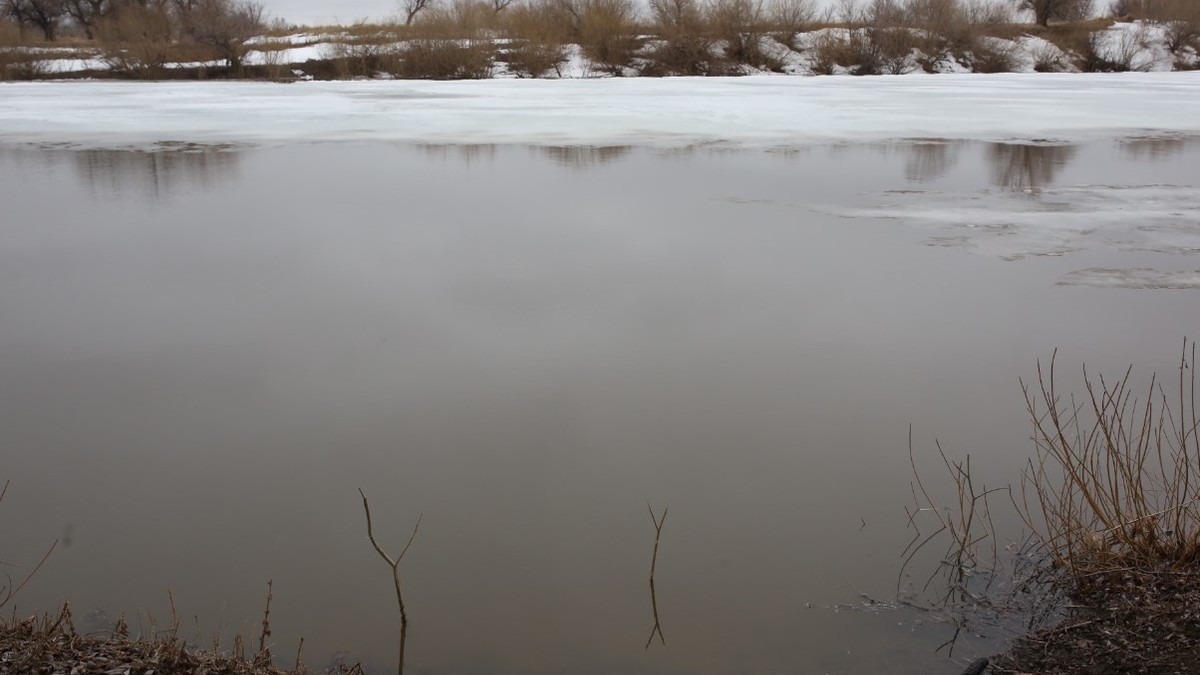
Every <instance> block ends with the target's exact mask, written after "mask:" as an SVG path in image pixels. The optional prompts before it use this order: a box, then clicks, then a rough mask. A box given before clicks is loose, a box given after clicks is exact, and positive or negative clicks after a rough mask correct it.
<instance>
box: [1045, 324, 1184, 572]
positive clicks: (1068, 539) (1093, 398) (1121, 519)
mask: <svg viewBox="0 0 1200 675" xmlns="http://www.w3.org/2000/svg"><path fill="white" fill-rule="evenodd" d="M1195 356H1196V349H1195V343H1192V344H1191V345H1190V347H1189V345H1188V343H1187V342H1185V343H1184V349H1183V355H1182V358H1181V367H1180V369H1179V378H1178V382H1177V383H1171V384H1170V385H1169V386H1162V385H1160V383H1159V382H1158V381H1157V379H1156V378H1155V377H1153V376H1152V377H1151V378H1150V382H1149V384H1148V386H1147V387H1146V389H1145V393H1144V394H1143V395H1138V393H1137V392H1136V391H1135V385H1134V383H1133V381H1132V379H1131V374H1132V368H1130V369H1127V370H1126V371H1125V373H1124V375H1123V376H1121V377H1118V378H1117V379H1116V380H1115V381H1110V380H1108V379H1106V378H1104V377H1102V376H1101V377H1098V378H1096V377H1093V376H1092V375H1091V374H1090V373H1088V371H1087V369H1086V368H1085V369H1084V371H1083V389H1084V391H1083V392H1082V395H1081V397H1080V398H1079V399H1076V398H1075V397H1074V396H1070V397H1064V396H1062V395H1061V394H1060V392H1059V389H1058V381H1057V374H1056V372H1055V359H1053V358H1052V359H1051V361H1050V366H1049V368H1048V369H1047V370H1043V369H1042V367H1041V364H1039V365H1038V380H1037V382H1036V383H1034V384H1032V385H1024V390H1025V398H1026V405H1027V409H1028V412H1029V416H1030V419H1031V420H1032V421H1033V423H1034V441H1035V443H1036V448H1037V454H1036V456H1035V457H1034V458H1033V459H1031V460H1030V461H1029V463H1028V464H1027V467H1026V471H1025V475H1024V477H1023V481H1022V493H1023V496H1024V499H1023V506H1024V508H1023V509H1022V511H1023V515H1024V516H1025V519H1026V522H1027V524H1028V525H1029V526H1030V527H1031V529H1032V530H1033V531H1034V533H1035V534H1036V535H1037V536H1038V538H1039V539H1040V540H1041V543H1042V545H1043V546H1044V547H1045V550H1046V551H1047V553H1048V554H1049V555H1051V556H1052V558H1053V559H1054V562H1055V563H1056V565H1057V567H1058V568H1059V569H1062V570H1066V571H1067V572H1068V573H1069V574H1070V575H1071V576H1072V577H1073V578H1075V579H1080V578H1082V577H1084V576H1086V575H1088V574H1093V573H1096V572H1098V571H1102V570H1110V569H1113V568H1124V567H1132V568H1135V569H1149V568H1153V567H1155V566H1158V565H1167V566H1180V565H1194V564H1195V563H1196V562H1197V561H1200V504H1198V502H1200V494H1197V490H1200V418H1198V417H1197V412H1196V399H1195V392H1196V373H1195V363H1196V361H1195ZM1168 391H1171V392H1172V393H1171V394H1168Z"/></svg>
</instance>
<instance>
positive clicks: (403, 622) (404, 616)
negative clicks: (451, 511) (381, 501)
mask: <svg viewBox="0 0 1200 675" xmlns="http://www.w3.org/2000/svg"><path fill="white" fill-rule="evenodd" d="M358 494H359V495H361V496H362V502H363V511H364V512H365V513H366V515H367V539H369V540H370V541H371V546H373V547H375V552H376V553H378V554H379V557H380V558H383V560H384V562H386V563H387V564H388V566H389V567H391V568H392V581H393V582H394V583H395V585H396V604H397V605H398V606H399V607H400V654H399V658H398V661H397V665H396V672H397V673H398V675H404V643H405V641H406V640H407V638H408V611H407V610H405V608H404V593H403V592H402V591H401V589H400V561H401V560H404V554H405V553H408V549H409V547H410V546H412V543H413V540H414V539H416V538H417V530H418V529H420V527H421V518H422V516H423V515H424V514H421V515H418V516H417V524H416V525H414V526H413V531H412V534H411V535H409V537H408V543H406V544H404V548H403V549H402V550H401V551H400V555H398V556H396V557H395V558H393V557H391V556H390V555H388V554H387V553H385V552H384V550H383V547H382V546H380V545H379V542H377V541H376V540H375V531H374V530H373V529H372V528H371V507H370V505H368V504H367V495H366V494H364V493H363V491H362V489H361V488H360V489H359V491H358Z"/></svg>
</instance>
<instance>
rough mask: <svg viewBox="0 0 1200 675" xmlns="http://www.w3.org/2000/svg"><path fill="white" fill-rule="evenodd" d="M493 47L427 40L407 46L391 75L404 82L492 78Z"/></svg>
mask: <svg viewBox="0 0 1200 675" xmlns="http://www.w3.org/2000/svg"><path fill="white" fill-rule="evenodd" d="M494 59H495V46H494V45H493V44H492V42H491V41H489V40H466V39H460V40H456V39H451V38H427V39H418V40H412V41H410V42H408V43H407V44H406V45H405V46H404V49H403V50H402V51H401V52H400V54H399V58H398V61H397V64H396V67H395V69H394V71H393V74H394V75H397V76H399V77H402V78H406V79H425V80H481V79H485V78H488V77H491V76H492V62H493V61H494Z"/></svg>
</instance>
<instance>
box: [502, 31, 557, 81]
mask: <svg viewBox="0 0 1200 675" xmlns="http://www.w3.org/2000/svg"><path fill="white" fill-rule="evenodd" d="M504 57H505V60H507V61H508V69H509V71H511V72H512V73H514V74H515V75H516V76H517V77H543V76H544V75H546V74H547V73H549V72H550V71H552V70H553V71H554V73H555V74H556V75H558V76H559V77H562V68H561V66H562V64H563V63H565V62H566V61H567V49H566V47H564V46H563V45H561V44H555V43H552V42H537V41H533V40H524V41H521V42H518V43H516V44H513V45H510V46H509V48H508V52H507V53H506V54H505V55H504Z"/></svg>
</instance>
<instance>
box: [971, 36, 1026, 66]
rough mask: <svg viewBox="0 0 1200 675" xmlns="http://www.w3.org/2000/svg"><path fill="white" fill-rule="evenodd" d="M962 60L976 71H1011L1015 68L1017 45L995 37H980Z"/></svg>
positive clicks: (1016, 63)
mask: <svg viewBox="0 0 1200 675" xmlns="http://www.w3.org/2000/svg"><path fill="white" fill-rule="evenodd" d="M964 60H965V61H966V64H967V66H968V67H970V68H971V70H972V71H974V72H976V73H1011V72H1013V71H1014V70H1016V69H1017V65H1018V63H1019V61H1018V59H1017V45H1016V43H1013V42H1008V41H1005V40H999V39H997V38H980V39H978V40H976V41H975V42H974V44H973V45H972V47H971V51H970V52H968V53H967V54H966V55H965V57H964Z"/></svg>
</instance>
